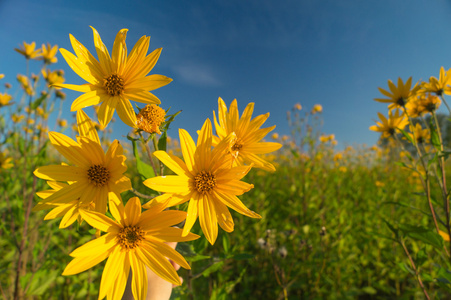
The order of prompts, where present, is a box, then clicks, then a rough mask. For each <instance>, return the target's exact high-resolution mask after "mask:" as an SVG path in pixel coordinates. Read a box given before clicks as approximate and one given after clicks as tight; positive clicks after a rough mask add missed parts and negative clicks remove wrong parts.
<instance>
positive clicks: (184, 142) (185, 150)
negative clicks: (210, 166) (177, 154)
mask: <svg viewBox="0 0 451 300" xmlns="http://www.w3.org/2000/svg"><path fill="white" fill-rule="evenodd" d="M179 136H180V146H181V148H182V154H183V159H184V161H185V163H186V166H187V167H188V170H190V171H192V170H193V167H194V153H195V152H196V146H195V144H194V141H193V139H192V138H191V136H190V135H189V133H188V132H187V131H186V130H185V129H179Z"/></svg>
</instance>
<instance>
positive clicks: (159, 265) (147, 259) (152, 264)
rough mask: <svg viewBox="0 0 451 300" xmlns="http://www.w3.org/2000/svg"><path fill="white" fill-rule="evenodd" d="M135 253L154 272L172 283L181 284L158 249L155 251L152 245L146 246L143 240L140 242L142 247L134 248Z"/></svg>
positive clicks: (170, 265)
mask: <svg viewBox="0 0 451 300" xmlns="http://www.w3.org/2000/svg"><path fill="white" fill-rule="evenodd" d="M135 253H136V254H137V256H138V257H139V259H140V260H141V261H142V262H143V263H144V264H145V265H146V266H148V267H149V268H150V269H151V270H152V271H154V272H155V274H157V275H158V276H160V277H161V278H163V279H165V280H167V281H169V282H171V283H172V284H176V285H180V284H181V282H180V279H179V276H178V275H177V272H176V271H175V269H174V267H173V266H172V264H171V263H170V262H169V261H168V260H167V259H166V258H165V257H164V256H163V255H162V254H161V253H160V252H159V251H155V249H154V248H153V247H149V246H147V242H146V241H145V240H144V241H143V243H142V247H140V248H138V249H136V252H135Z"/></svg>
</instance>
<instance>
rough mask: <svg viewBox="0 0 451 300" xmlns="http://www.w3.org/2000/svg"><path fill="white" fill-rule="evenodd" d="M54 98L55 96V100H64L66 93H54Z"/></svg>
mask: <svg viewBox="0 0 451 300" xmlns="http://www.w3.org/2000/svg"><path fill="white" fill-rule="evenodd" d="M55 96H56V98H59V99H61V100H65V99H66V93H64V92H61V91H55Z"/></svg>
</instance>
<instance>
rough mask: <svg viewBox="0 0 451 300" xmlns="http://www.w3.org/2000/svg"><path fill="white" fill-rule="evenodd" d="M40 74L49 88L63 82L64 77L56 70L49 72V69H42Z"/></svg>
mask: <svg viewBox="0 0 451 300" xmlns="http://www.w3.org/2000/svg"><path fill="white" fill-rule="evenodd" d="M41 73H42V76H43V77H44V79H45V81H46V82H47V84H48V85H49V86H52V85H55V84H61V83H63V82H64V76H62V75H61V73H60V72H59V71H58V70H55V71H51V70H49V69H42V71H41Z"/></svg>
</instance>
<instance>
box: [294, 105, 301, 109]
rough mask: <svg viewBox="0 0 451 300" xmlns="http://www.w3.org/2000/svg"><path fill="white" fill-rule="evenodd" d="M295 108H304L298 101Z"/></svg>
mask: <svg viewBox="0 0 451 300" xmlns="http://www.w3.org/2000/svg"><path fill="white" fill-rule="evenodd" d="M294 109H296V110H301V109H302V105H301V103H296V104H295V105H294Z"/></svg>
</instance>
